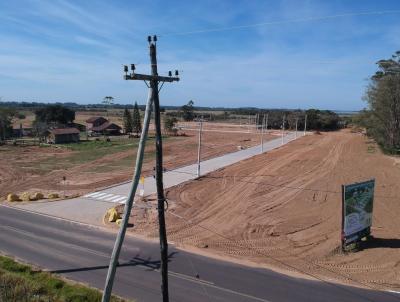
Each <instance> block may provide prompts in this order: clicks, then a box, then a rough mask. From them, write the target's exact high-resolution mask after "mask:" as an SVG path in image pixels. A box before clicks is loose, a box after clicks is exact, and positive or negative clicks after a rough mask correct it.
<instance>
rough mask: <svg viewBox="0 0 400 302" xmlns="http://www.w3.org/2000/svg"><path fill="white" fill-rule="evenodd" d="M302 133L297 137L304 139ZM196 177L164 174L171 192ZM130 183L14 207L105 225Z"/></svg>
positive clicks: (193, 171) (278, 142)
mask: <svg viewBox="0 0 400 302" xmlns="http://www.w3.org/2000/svg"><path fill="white" fill-rule="evenodd" d="M301 135H302V132H299V133H298V138H301ZM295 138H296V137H295V133H294V132H289V133H288V134H287V135H286V136H285V137H284V140H283V143H284V144H287V143H289V142H290V141H292V140H294V139H295ZM280 146H282V138H281V137H277V138H275V139H273V140H270V141H266V142H264V146H263V150H264V153H265V152H268V151H271V150H273V149H276V148H278V147H280ZM260 153H261V145H258V146H254V147H251V148H248V149H244V150H240V151H236V152H233V153H228V154H225V155H223V156H220V157H215V158H212V159H209V160H205V161H202V162H201V174H202V175H204V174H207V173H210V172H212V171H215V170H218V169H220V168H223V167H226V166H229V165H232V164H234V163H237V162H239V161H241V160H244V159H248V158H250V157H253V156H255V155H258V154H260ZM196 177H197V164H193V165H189V166H185V167H182V168H178V169H175V170H172V171H167V172H165V173H164V188H170V187H172V186H175V185H178V184H180V183H183V182H185V181H188V180H192V179H195V178H196ZM130 186H131V183H130V182H127V183H124V184H120V185H116V186H112V187H110V188H107V189H104V190H99V191H97V192H92V193H89V194H87V195H85V196H82V197H79V198H74V199H68V200H61V201H54V202H44V203H30V204H15V206H16V207H20V208H24V209H28V210H31V211H35V212H39V213H43V214H47V215H52V216H56V217H61V218H65V219H68V220H73V221H77V222H82V223H87V224H92V225H103V222H102V220H103V216H104V214H105V212H106V211H107V209H109V208H111V207H113V206H114V205H115V203H125V201H126V199H127V196H128V192H129V189H130ZM141 188H142V185H141V184H139V187H138V190H137V192H136V193H137V194H139V192H140V189H141ZM155 192H156V184H155V179H154V178H153V177H147V178H145V182H144V193H145V195H150V194H152V193H155Z"/></svg>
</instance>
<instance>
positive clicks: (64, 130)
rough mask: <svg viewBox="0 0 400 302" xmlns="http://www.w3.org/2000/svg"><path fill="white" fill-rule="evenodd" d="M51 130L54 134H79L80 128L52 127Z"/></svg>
mask: <svg viewBox="0 0 400 302" xmlns="http://www.w3.org/2000/svg"><path fill="white" fill-rule="evenodd" d="M49 132H50V133H52V134H54V135H62V134H79V130H78V129H76V128H56V129H50V130H49Z"/></svg>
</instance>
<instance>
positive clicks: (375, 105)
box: [353, 51, 400, 154]
mask: <svg viewBox="0 0 400 302" xmlns="http://www.w3.org/2000/svg"><path fill="white" fill-rule="evenodd" d="M377 65H378V71H376V73H375V74H374V75H373V76H372V77H371V80H370V84H369V86H368V87H367V91H366V94H365V101H366V102H367V103H368V108H367V109H365V110H363V111H362V112H361V113H360V114H358V115H357V116H355V117H354V118H353V123H355V124H356V125H358V126H360V127H362V128H365V129H366V131H367V135H369V136H370V137H372V138H374V139H375V140H376V142H377V143H378V144H379V145H380V146H381V148H382V149H383V151H385V152H386V153H389V154H400V51H397V52H396V53H395V54H394V55H393V56H392V58H391V59H388V60H380V61H379V62H377Z"/></svg>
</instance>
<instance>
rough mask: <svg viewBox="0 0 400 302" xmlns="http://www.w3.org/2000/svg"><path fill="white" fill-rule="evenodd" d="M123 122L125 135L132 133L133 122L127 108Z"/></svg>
mask: <svg viewBox="0 0 400 302" xmlns="http://www.w3.org/2000/svg"><path fill="white" fill-rule="evenodd" d="M123 122H124V129H125V133H132V131H133V121H132V116H131V114H130V113H129V110H128V109H127V108H125V111H124V117H123Z"/></svg>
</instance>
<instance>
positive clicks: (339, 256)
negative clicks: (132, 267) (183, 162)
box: [130, 130, 400, 290]
mask: <svg viewBox="0 0 400 302" xmlns="http://www.w3.org/2000/svg"><path fill="white" fill-rule="evenodd" d="M371 178H375V179H376V191H375V202H374V215H373V227H372V235H373V236H374V239H372V240H371V241H370V242H367V243H364V244H363V246H362V249H361V250H360V251H358V252H356V253H347V254H343V253H342V252H341V251H340V229H341V185H342V184H347V183H353V182H359V181H363V180H368V179H371ZM399 184H400V162H399V161H398V158H397V159H396V158H392V157H389V156H385V155H383V154H382V153H381V152H380V151H379V149H378V147H377V146H376V145H375V143H374V142H372V141H370V140H368V139H367V138H366V137H365V136H363V135H361V134H359V133H352V132H351V131H349V130H344V131H340V132H333V133H322V134H320V135H317V134H314V135H310V136H306V137H304V138H301V139H300V140H297V141H294V142H292V143H290V144H288V145H285V146H283V147H281V148H279V149H276V150H274V151H271V152H268V153H267V154H262V155H259V156H256V157H254V158H251V159H248V160H245V161H242V162H240V163H237V164H235V165H232V166H229V167H227V168H224V169H221V170H219V171H216V172H213V173H210V174H208V175H207V176H205V177H202V178H200V179H198V180H195V181H190V182H187V183H184V184H181V185H179V186H176V187H173V188H170V189H169V190H167V198H168V201H169V209H168V211H167V215H166V220H167V229H168V239H169V240H171V241H172V242H175V243H176V244H177V245H178V246H180V247H182V248H187V249H191V250H196V251H197V252H200V253H206V254H212V255H215V256H217V257H226V258H229V259H231V260H235V261H239V262H250V263H253V265H257V266H264V267H269V268H273V269H276V270H279V271H285V272H288V273H296V274H298V273H301V274H302V275H303V276H308V277H316V278H319V279H322V280H327V281H337V282H341V283H347V284H351V285H354V286H362V287H369V288H375V289H382V288H387V289H388V288H389V289H397V290H398V289H399V288H400V219H399V217H400V206H399V201H400V200H399V199H400V197H399V196H400V186H399ZM146 203H147V204H153V205H154V207H152V208H151V209H135V210H134V211H133V214H132V217H131V223H134V225H135V226H134V227H133V228H132V229H130V231H131V232H134V233H136V234H138V235H140V236H147V237H151V238H154V237H157V236H158V235H157V234H158V230H157V228H158V225H157V213H156V210H155V204H156V201H155V198H154V196H151V197H150V198H149V199H148V200H147V202H146Z"/></svg>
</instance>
